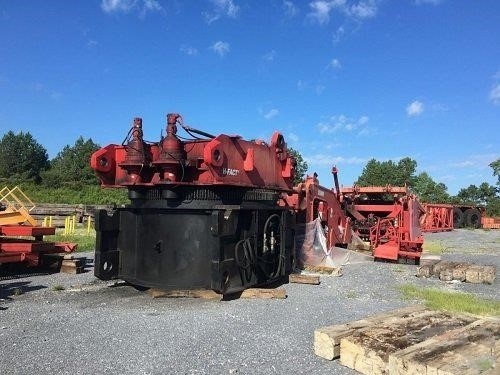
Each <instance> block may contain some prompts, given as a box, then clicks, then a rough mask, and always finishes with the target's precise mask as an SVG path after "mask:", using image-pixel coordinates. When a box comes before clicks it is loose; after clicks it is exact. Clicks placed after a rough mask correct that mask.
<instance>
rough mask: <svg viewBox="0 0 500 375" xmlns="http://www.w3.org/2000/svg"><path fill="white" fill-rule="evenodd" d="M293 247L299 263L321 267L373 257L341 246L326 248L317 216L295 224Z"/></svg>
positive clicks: (358, 261) (323, 231)
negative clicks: (307, 221)
mask: <svg viewBox="0 0 500 375" xmlns="http://www.w3.org/2000/svg"><path fill="white" fill-rule="evenodd" d="M295 249H296V251H297V254H296V256H297V259H298V262H299V264H301V265H308V266H321V267H340V266H343V265H347V264H353V263H360V262H366V261H373V257H371V256H369V255H365V254H360V253H357V252H355V251H352V250H347V249H344V248H342V247H335V246H334V247H331V248H329V249H328V248H327V245H326V235H325V229H324V228H323V226H322V225H321V220H320V219H319V218H317V219H315V220H313V221H311V222H309V223H306V224H302V225H298V226H297V232H296V233H295Z"/></svg>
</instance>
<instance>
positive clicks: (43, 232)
mask: <svg viewBox="0 0 500 375" xmlns="http://www.w3.org/2000/svg"><path fill="white" fill-rule="evenodd" d="M55 233H56V228H55V227H38V226H37V227H32V226H30V225H3V226H0V235H2V236H31V237H39V236H51V235H54V234H55Z"/></svg>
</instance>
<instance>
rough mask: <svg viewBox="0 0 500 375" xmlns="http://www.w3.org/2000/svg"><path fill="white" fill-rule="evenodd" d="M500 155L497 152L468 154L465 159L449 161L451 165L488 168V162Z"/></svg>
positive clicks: (478, 168)
mask: <svg viewBox="0 0 500 375" xmlns="http://www.w3.org/2000/svg"><path fill="white" fill-rule="evenodd" d="M499 157H500V154H498V153H495V152H494V153H490V154H476V155H468V156H467V158H466V159H465V160H460V161H456V162H453V163H450V164H449V165H450V166H451V167H455V168H468V167H474V168H475V169H477V170H480V169H489V168H490V167H489V164H490V163H491V162H492V161H494V160H497V159H498V158H499Z"/></svg>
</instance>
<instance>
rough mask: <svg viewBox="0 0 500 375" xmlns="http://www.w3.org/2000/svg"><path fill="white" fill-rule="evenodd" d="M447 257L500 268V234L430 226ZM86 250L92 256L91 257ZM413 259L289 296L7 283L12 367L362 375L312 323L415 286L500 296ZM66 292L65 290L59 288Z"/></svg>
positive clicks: (341, 317) (30, 279)
mask: <svg viewBox="0 0 500 375" xmlns="http://www.w3.org/2000/svg"><path fill="white" fill-rule="evenodd" d="M426 240H427V241H428V242H429V243H431V242H434V243H435V242H439V243H440V244H441V245H442V248H443V249H444V252H443V254H442V258H443V259H449V260H461V261H470V262H474V263H477V264H493V265H495V266H496V267H497V269H500V231H482V230H475V231H470V230H457V231H454V232H445V233H434V234H427V235H426ZM82 256H87V257H89V258H91V257H92V254H91V253H85V254H82ZM415 270H416V268H415V266H412V265H403V264H391V263H372V262H364V263H358V264H350V265H346V266H345V267H343V276H342V277H322V282H321V284H320V285H318V286H312V285H300V284H286V285H284V287H285V289H286V291H287V294H288V298H287V299H284V300H251V299H246V300H245V299H239V300H231V301H223V302H219V301H208V300H198V299H153V298H151V297H150V296H149V295H147V294H145V293H142V292H139V291H137V290H135V289H133V288H132V287H130V286H126V285H123V283H118V284H116V285H115V283H113V282H102V281H99V280H96V279H95V278H94V276H93V270H92V267H91V264H90V266H89V267H87V272H86V273H84V274H80V275H68V274H53V275H43V274H41V275H27V276H20V277H10V278H3V279H0V298H1V301H0V352H1V353H2V354H1V355H0V373H2V374H32V373H38V374H52V373H58V374H66V373H68V374H69V373H73V374H75V373H76V374H95V373H109V374H122V373H127V374H138V373H142V374H165V373H180V374H235V373H238V374H272V373H276V374H283V373H290V374H302V373H306V372H312V373H315V374H354V373H355V372H354V371H352V370H349V369H347V368H345V367H342V366H341V365H340V364H338V363H337V362H329V361H326V360H323V359H320V358H318V357H316V356H315V355H314V353H313V350H312V346H313V331H314V329H316V328H318V327H322V326H326V325H332V324H337V323H343V322H347V321H350V320H354V319H359V318H362V317H366V316H369V315H372V314H374V313H377V312H382V311H388V310H392V309H394V308H397V307H402V306H406V305H408V304H411V303H414V302H408V301H403V300H402V299H401V296H400V293H399V291H398V286H400V285H402V284H407V283H412V284H417V285H422V286H432V287H437V288H442V289H445V290H460V291H467V292H471V293H474V294H477V295H479V296H482V297H487V298H494V299H499V300H500V287H499V286H500V282H499V280H498V278H497V279H496V280H495V283H494V284H493V285H483V284H481V285H472V284H465V283H443V282H441V281H439V280H437V279H418V278H416V277H415V276H414V275H415ZM60 289H63V290H60Z"/></svg>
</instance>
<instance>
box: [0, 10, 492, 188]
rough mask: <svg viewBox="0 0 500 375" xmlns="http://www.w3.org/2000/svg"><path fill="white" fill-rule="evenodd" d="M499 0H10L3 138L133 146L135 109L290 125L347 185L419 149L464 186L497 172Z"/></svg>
mask: <svg viewBox="0 0 500 375" xmlns="http://www.w3.org/2000/svg"><path fill="white" fill-rule="evenodd" d="M499 35H500V2H499V1H496V0H484V1H461V0H454V1H452V0H392V1H390V0H381V1H377V0H362V1H349V0H333V1H294V0H269V1H252V0H206V1H202V0H191V1H181V0H93V1H92V0H85V1H83V0H82V1H64V0H57V1H56V0H46V1H28V0H27V1H16V0H12V1H6V0H3V1H0V135H3V134H4V133H5V132H6V131H8V130H13V131H15V132H18V131H29V132H30V133H31V134H32V135H33V136H34V137H35V138H36V139H37V141H38V142H40V143H41V144H42V145H44V147H45V148H47V150H48V152H49V156H50V157H51V158H52V157H54V156H55V155H56V154H57V152H59V151H60V150H61V149H62V148H63V147H64V146H65V145H67V144H70V145H72V144H74V142H75V140H76V139H77V138H78V137H79V136H80V135H81V136H83V137H84V138H92V139H93V140H94V141H95V142H96V143H99V144H101V145H103V146H104V145H106V144H108V143H120V142H121V141H122V140H123V138H124V136H125V135H126V133H127V131H128V128H129V126H130V124H131V122H132V119H133V117H136V116H140V117H142V118H143V122H144V125H143V126H144V129H145V137H146V139H148V140H158V139H159V137H160V133H161V131H162V129H164V127H165V114H166V113H168V112H179V113H181V114H182V115H183V117H184V120H185V123H186V124H188V125H190V126H192V127H194V128H198V129H201V130H204V131H206V132H209V133H212V134H220V133H225V134H240V135H242V136H243V137H245V138H247V139H252V138H261V139H265V140H268V139H269V138H270V136H271V134H272V133H273V131H274V130H279V131H281V132H282V133H283V134H284V136H285V140H286V141H287V143H288V144H289V145H290V146H292V147H293V148H294V149H296V150H298V151H299V152H300V153H301V154H302V155H303V157H304V158H305V159H306V160H307V162H308V164H309V173H311V174H312V173H313V172H317V173H318V174H319V178H320V182H321V183H322V184H323V185H325V186H332V178H331V174H330V170H331V167H332V165H333V164H336V165H337V167H338V168H339V170H340V175H339V177H340V181H341V183H342V184H343V185H351V184H352V183H353V182H354V181H355V180H356V179H357V177H358V176H359V175H360V174H361V172H362V169H363V167H364V166H365V165H366V162H367V161H368V160H369V159H371V158H375V159H377V160H380V161H382V160H388V159H392V160H395V161H397V160H398V159H400V158H402V157H406V156H409V157H411V158H413V159H415V160H416V161H417V162H418V172H421V171H426V172H428V173H429V174H430V175H431V176H432V178H433V179H434V180H436V181H437V182H443V183H445V184H446V185H447V186H448V190H449V192H450V193H452V194H456V193H457V192H458V190H459V189H460V188H463V187H467V186H469V185H470V184H476V185H479V184H480V183H481V182H484V181H487V182H489V183H491V184H494V183H495V178H494V177H493V176H492V170H491V168H490V167H489V166H488V164H489V163H491V162H492V161H494V160H496V159H498V158H499V157H500V136H499V130H498V129H499V127H500V42H499V41H498V37H499Z"/></svg>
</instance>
